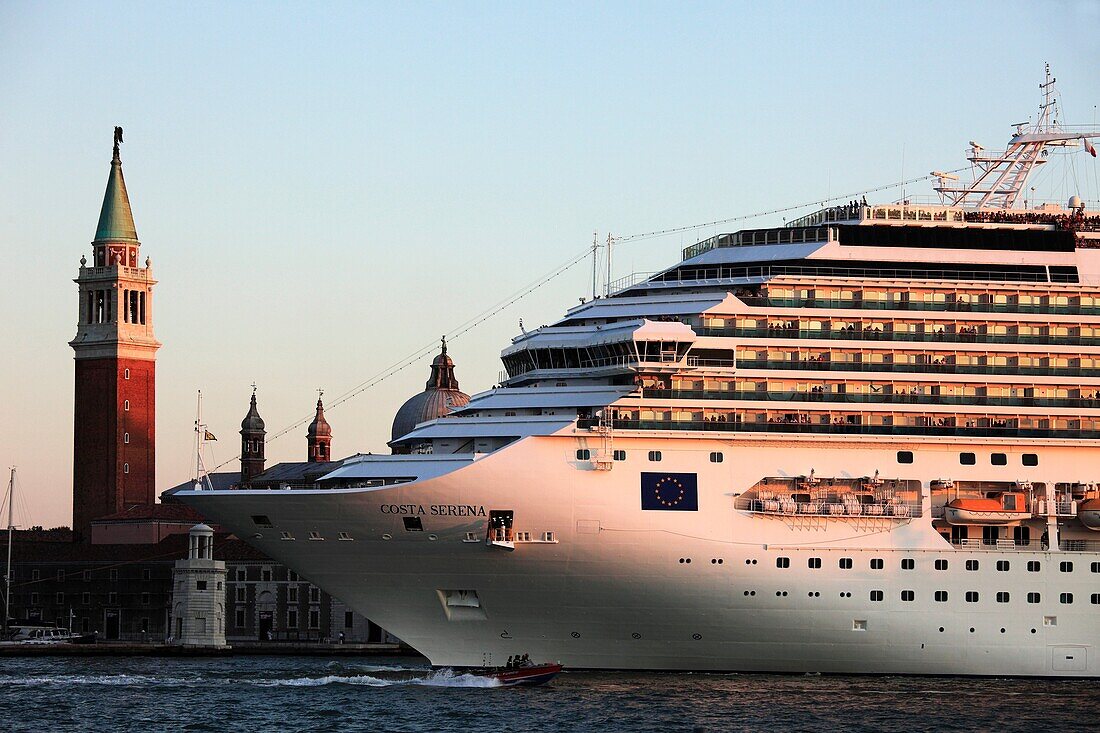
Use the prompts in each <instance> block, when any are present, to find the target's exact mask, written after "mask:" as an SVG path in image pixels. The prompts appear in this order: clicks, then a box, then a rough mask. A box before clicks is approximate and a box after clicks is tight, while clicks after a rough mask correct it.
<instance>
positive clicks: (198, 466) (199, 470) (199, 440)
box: [193, 389, 216, 490]
mask: <svg viewBox="0 0 1100 733" xmlns="http://www.w3.org/2000/svg"><path fill="white" fill-rule="evenodd" d="M208 434H209V433H208V432H207V430H206V425H204V424H203V422H202V390H201V389H200V390H199V393H198V397H197V398H196V404H195V478H194V481H193V484H194V486H195V489H196V490H201V489H202V488H203V486H202V484H203V482H204V481H205V482H206V488H208V489H210V490H213V489H214V484H213V483H211V481H210V474H209V473H207V471H206V461H205V460H204V456H203V453H205V449H206V440H207V435H208ZM211 437H213V436H211ZM215 440H216V438H215Z"/></svg>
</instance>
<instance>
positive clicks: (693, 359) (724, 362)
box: [687, 356, 737, 367]
mask: <svg viewBox="0 0 1100 733" xmlns="http://www.w3.org/2000/svg"><path fill="white" fill-rule="evenodd" d="M687 364H688V366H689V367H735V366H737V361H736V360H734V359H704V358H700V357H698V356H689V357H688V358H687Z"/></svg>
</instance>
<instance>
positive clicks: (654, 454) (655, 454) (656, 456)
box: [649, 450, 661, 463]
mask: <svg viewBox="0 0 1100 733" xmlns="http://www.w3.org/2000/svg"><path fill="white" fill-rule="evenodd" d="M649 460H651V461H653V462H654V463H656V462H658V461H660V460H661V451H659V450H651V451H650V452H649Z"/></svg>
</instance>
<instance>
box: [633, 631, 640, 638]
mask: <svg viewBox="0 0 1100 733" xmlns="http://www.w3.org/2000/svg"><path fill="white" fill-rule="evenodd" d="M630 638H631V639H641V638H642V635H641V634H639V633H638V632H637V631H635V632H634V633H633V634H631V635H630Z"/></svg>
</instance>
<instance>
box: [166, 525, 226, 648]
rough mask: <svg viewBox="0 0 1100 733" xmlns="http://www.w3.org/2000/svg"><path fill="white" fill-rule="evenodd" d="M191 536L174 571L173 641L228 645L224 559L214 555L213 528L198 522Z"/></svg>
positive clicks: (187, 644) (195, 645)
mask: <svg viewBox="0 0 1100 733" xmlns="http://www.w3.org/2000/svg"><path fill="white" fill-rule="evenodd" d="M188 540H189V543H188V552H187V559H186V560H177V561H176V567H175V569H173V571H172V625H171V627H170V628H171V638H170V643H172V644H174V645H176V646H184V647H191V648H204V649H225V648H227V647H226V643H225V563H224V562H222V561H221V560H215V559H214V530H212V529H210V527H208V526H206V525H205V524H196V525H195V526H194V527H192V528H191V532H190V533H189V535H188Z"/></svg>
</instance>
